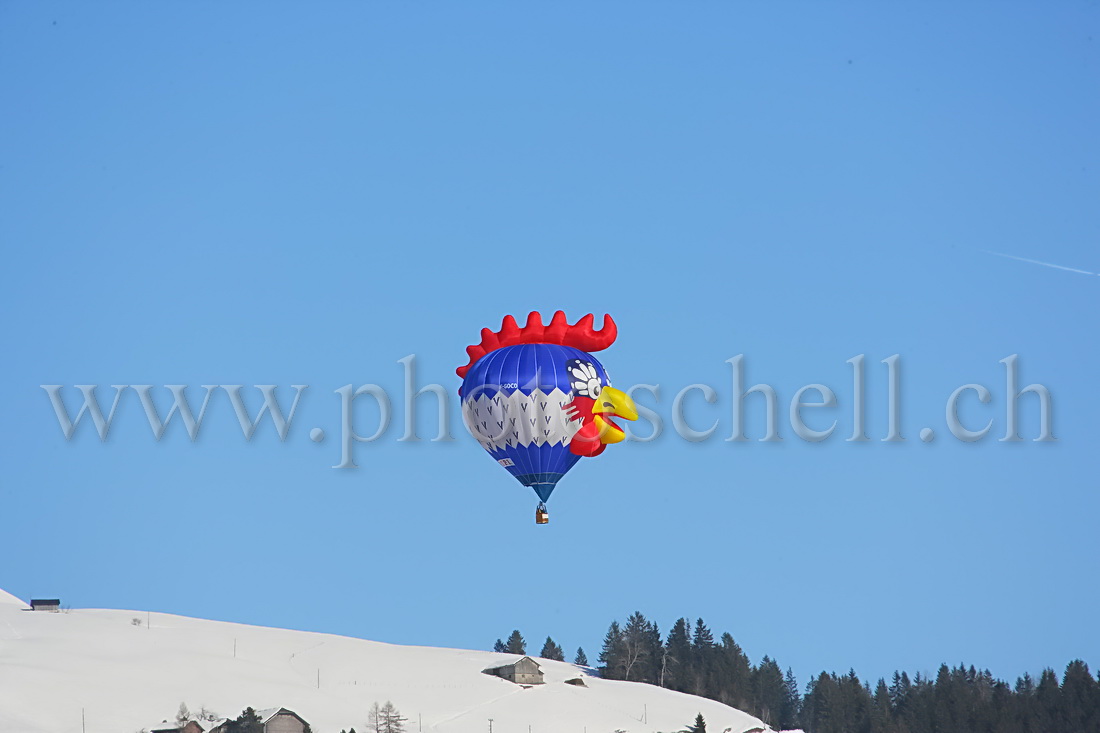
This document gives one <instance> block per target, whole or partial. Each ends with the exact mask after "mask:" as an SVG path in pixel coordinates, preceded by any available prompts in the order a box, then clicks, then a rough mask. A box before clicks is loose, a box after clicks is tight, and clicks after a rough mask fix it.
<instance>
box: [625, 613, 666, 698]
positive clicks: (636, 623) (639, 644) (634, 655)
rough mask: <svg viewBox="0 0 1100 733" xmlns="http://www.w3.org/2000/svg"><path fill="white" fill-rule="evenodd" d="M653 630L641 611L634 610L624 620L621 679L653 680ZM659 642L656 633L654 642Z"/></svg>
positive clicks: (658, 643) (654, 660)
mask: <svg viewBox="0 0 1100 733" xmlns="http://www.w3.org/2000/svg"><path fill="white" fill-rule="evenodd" d="M654 632H656V627H655V626H652V625H651V624H650V623H649V622H648V621H647V620H646V617H645V616H643V615H642V612H641V611H635V612H634V613H633V614H631V616H630V618H628V619H627V620H626V628H625V629H623V632H622V635H621V637H620V639H621V645H622V653H623V662H622V663H623V666H624V672H623V679H624V680H632V681H635V682H655V681H656V680H655V679H654V675H653V674H652V673H653V670H654V668H655V666H656V664H655V663H656V662H657V661H658V660H657V659H655V658H654V657H655V654H656V650H655V649H654V635H655V634H654ZM660 643H661V636H660V633H659V632H658V633H656V644H657V646H658V647H659V646H660Z"/></svg>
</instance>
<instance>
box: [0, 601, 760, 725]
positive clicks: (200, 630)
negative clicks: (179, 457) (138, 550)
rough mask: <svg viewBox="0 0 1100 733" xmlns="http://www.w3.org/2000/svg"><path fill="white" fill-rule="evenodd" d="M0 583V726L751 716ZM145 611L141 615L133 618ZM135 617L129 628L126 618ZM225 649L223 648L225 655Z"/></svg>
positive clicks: (546, 666) (440, 656)
mask: <svg viewBox="0 0 1100 733" xmlns="http://www.w3.org/2000/svg"><path fill="white" fill-rule="evenodd" d="M26 608H27V606H26V604H24V603H23V602H22V601H21V600H19V599H17V598H15V597H14V596H11V595H9V594H7V593H4V592H3V591H0V731H2V732H3V733H37V732H38V731H41V732H42V733H63V732H64V731H74V733H75V732H77V731H80V730H81V715H82V711H83V717H84V721H85V726H86V731H87V733H135V731H138V730H140V729H141V728H142V727H143V726H145V725H149V724H151V723H155V722H157V721H160V720H163V719H166V718H167V719H171V718H172V717H173V716H174V715H175V713H176V710H177V709H178V707H179V704H180V702H186V703H187V705H188V707H189V708H190V709H191V710H193V711H197V710H199V708H200V707H202V706H205V707H206V708H208V709H210V710H212V711H214V712H216V713H219V714H221V715H227V716H234V717H235V716H236V715H238V714H239V713H240V711H241V709H243V708H244V707H245V706H252V707H255V708H257V709H259V708H266V707H273V706H282V707H287V708H290V709H291V710H294V711H295V712H297V713H299V714H300V715H301V716H302V717H303V718H305V719H306V720H307V721H309V722H310V723H311V725H312V727H313V730H314V731H315V733H338V731H340V729H341V728H349V727H351V726H355V727H356V729H358V730H360V731H362V730H363V729H364V725H363V724H364V722H365V721H366V717H367V709H368V708H369V707H370V705H371V704H372V703H374V702H375V701H378V702H380V703H384V702H385V701H387V700H391V701H393V703H394V704H395V705H396V706H397V707H398V709H399V710H400V711H401V713H402V714H403V715H405V716H406V717H408V718H409V723H408V730H409V733H418V731H420V730H423V731H429V732H432V733H485V732H486V731H487V730H488V721H489V719H490V718H492V719H493V733H528V731H530V733H555V732H557V731H562V732H563V733H564V732H566V731H568V732H569V733H613V732H614V731H616V730H620V731H627V732H628V733H646V732H648V731H666V732H669V731H677V730H682V729H683V728H685V727H686V726H687V725H688V724H690V723H691V722H692V720H693V719H694V718H695V715H696V714H697V713H700V712H701V713H702V714H703V716H704V718H706V721H707V729H708V730H710V731H712V732H713V733H723V731H730V733H743V732H744V731H747V730H750V729H752V728H761V727H764V726H763V724H762V723H761V722H760V721H759V720H757V719H756V718H754V717H752V716H751V715H748V714H747V713H743V712H741V711H739V710H735V709H733V708H730V707H727V706H725V705H721V704H719V703H716V702H712V701H710V700H705V699H702V698H698V697H693V696H691V695H684V694H681V693H678V692H671V691H669V690H663V689H660V688H658V687H654V686H652V685H644V684H638V683H632V682H615V681H610V680H601V679H598V678H595V677H591V676H585V677H584V681H585V685H586V686H585V687H578V686H573V685H568V684H565V680H567V679H572V678H576V677H578V676H580V675H582V674H583V670H582V669H581V668H579V667H577V666H575V665H572V664H567V663H565V662H551V661H546V660H538V661H539V663H540V664H541V665H542V668H543V671H544V672H545V676H546V684H544V685H540V686H535V687H529V688H523V687H519V686H518V685H514V684H512V683H510V682H507V681H505V680H502V679H499V678H496V677H491V676H489V675H486V674H482V671H481V670H483V669H485V668H487V667H492V666H496V665H499V664H502V663H507V662H509V661H512V660H513V659H515V657H512V656H509V655H505V654H494V653H492V652H478V651H464V650H460V649H435V648H431V647H408V646H396V645H393V644H382V643H379V642H373V641H364V640H362V639H352V638H348V637H343V636H333V635H330V634H316V633H310V632H304V631H288V630H285V629H269V628H263V627H259V626H246V625H243V624H231V623H223V622H220V621H204V620H200V619H193V618H185V617H183V616H172V615H168V614H160V613H154V614H149V615H147V614H146V613H145V612H138V611H112V610H73V611H70V612H67V613H46V612H34V611H29V610H25V609H26ZM147 618H148V619H149V620H150V621H151V625H150V626H146V619H147ZM135 619H138V620H139V621H140V624H141V625H136V623H135ZM234 646H235V647H236V656H234Z"/></svg>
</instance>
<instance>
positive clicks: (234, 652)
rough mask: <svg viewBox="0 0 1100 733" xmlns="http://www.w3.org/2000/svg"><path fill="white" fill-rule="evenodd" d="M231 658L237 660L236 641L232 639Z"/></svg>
mask: <svg viewBox="0 0 1100 733" xmlns="http://www.w3.org/2000/svg"><path fill="white" fill-rule="evenodd" d="M233 658H234V659H236V658H237V639H236V638H234V639H233Z"/></svg>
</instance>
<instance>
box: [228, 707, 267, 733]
mask: <svg viewBox="0 0 1100 733" xmlns="http://www.w3.org/2000/svg"><path fill="white" fill-rule="evenodd" d="M226 727H227V728H228V729H229V731H231V732H232V733H263V731H264V724H263V723H262V722H261V721H260V716H259V715H257V714H256V711H255V710H253V709H252V708H250V707H248V708H245V709H244V710H243V711H242V712H241V714H240V715H238V716H237V719H236V720H234V721H232V723H231V724H230V725H227V726H226Z"/></svg>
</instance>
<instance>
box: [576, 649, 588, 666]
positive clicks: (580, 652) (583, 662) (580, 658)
mask: <svg viewBox="0 0 1100 733" xmlns="http://www.w3.org/2000/svg"><path fill="white" fill-rule="evenodd" d="M573 664H579V665H580V666H582V667H587V666H588V657H587V656H586V655H585V653H584V649H583V648H582V647H577V656H575V657H574V658H573Z"/></svg>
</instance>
